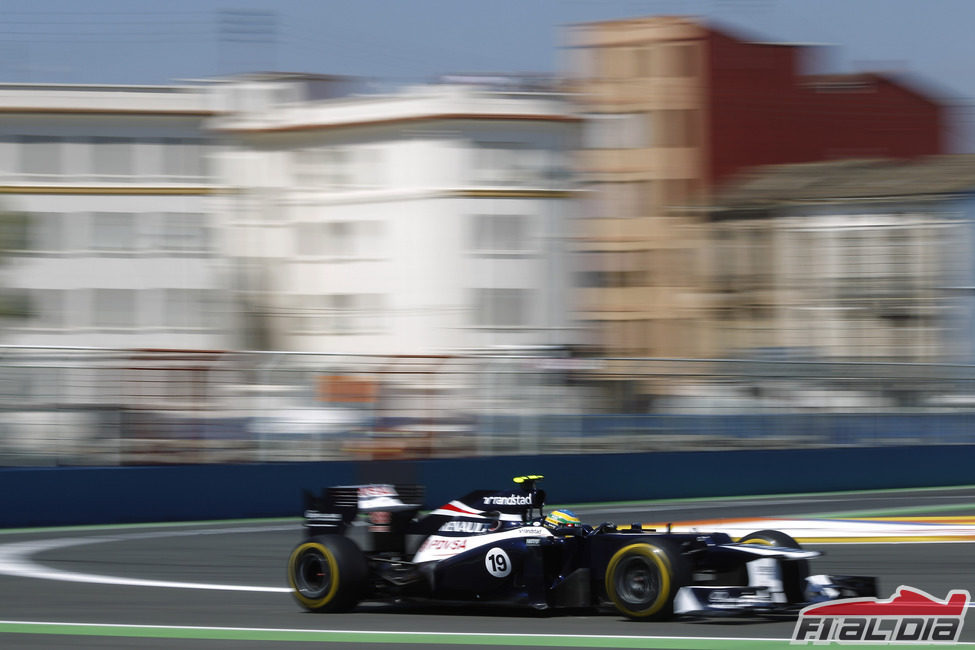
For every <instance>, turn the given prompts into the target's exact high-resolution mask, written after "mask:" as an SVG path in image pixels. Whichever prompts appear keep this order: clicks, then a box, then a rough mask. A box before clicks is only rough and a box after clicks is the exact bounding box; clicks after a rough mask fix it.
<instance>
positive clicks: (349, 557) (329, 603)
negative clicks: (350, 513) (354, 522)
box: [288, 535, 369, 612]
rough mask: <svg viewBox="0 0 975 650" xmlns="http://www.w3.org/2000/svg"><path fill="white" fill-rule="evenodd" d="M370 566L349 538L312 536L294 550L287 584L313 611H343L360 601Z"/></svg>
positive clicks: (305, 606)
mask: <svg viewBox="0 0 975 650" xmlns="http://www.w3.org/2000/svg"><path fill="white" fill-rule="evenodd" d="M368 571H369V565H368V563H367V561H366V557H365V555H363V554H362V551H361V550H359V547H358V546H356V544H355V542H353V541H352V540H351V539H349V538H348V537H342V536H341V535H322V536H319V537H311V538H309V539H307V540H305V541H304V542H302V543H301V544H298V546H296V547H295V549H294V550H293V551H292V552H291V558H290V559H289V560H288V584H289V585H290V586H291V590H292V591H291V593H292V595H293V596H294V598H295V600H297V601H298V603H299V604H300V605H301V606H302V607H304V608H305V609H307V610H308V611H310V612H344V611H348V610H350V609H352V608H353V607H355V606H356V605H357V604H358V603H359V600H361V598H362V596H363V594H364V592H365V586H366V578H367V575H368Z"/></svg>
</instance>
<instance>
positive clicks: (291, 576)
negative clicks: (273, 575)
mask: <svg viewBox="0 0 975 650" xmlns="http://www.w3.org/2000/svg"><path fill="white" fill-rule="evenodd" d="M309 550H316V551H318V552H319V553H321V554H322V556H323V557H324V558H325V561H326V562H328V570H329V575H330V577H331V586H330V587H329V590H328V593H327V594H325V595H324V596H322V597H321V598H308V597H307V596H305V595H304V594H302V593H301V592H300V591H298V585H296V584H295V571H296V570H297V568H298V558H299V557H301V555H302V554H303V553H305V552H307V551H309ZM288 582H289V583H290V584H291V588H292V589H293V590H294V593H295V597H296V598H297V599H298V600H299V601H301V602H302V603H303V604H304V605H305V606H306V607H309V608H312V609H316V608H318V607H324V606H325V605H327V604H328V603H329V602H330V601H331V600H332V598H334V597H335V593H336V592H337V591H338V588H339V567H338V563H337V562H336V561H335V556H334V555H333V554H332V552H331V551H329V550H328V549H327V548H326V547H325V546H324V545H323V544H320V543H319V542H305V543H304V544H301V545H299V546H298V548H296V549H295V550H294V551H293V552H292V553H291V559H290V560H288Z"/></svg>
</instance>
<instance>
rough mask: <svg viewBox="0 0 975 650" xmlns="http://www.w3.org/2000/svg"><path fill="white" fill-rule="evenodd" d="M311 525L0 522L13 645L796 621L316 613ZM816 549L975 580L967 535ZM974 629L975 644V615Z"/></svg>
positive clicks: (472, 637)
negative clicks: (296, 576)
mask: <svg viewBox="0 0 975 650" xmlns="http://www.w3.org/2000/svg"><path fill="white" fill-rule="evenodd" d="M555 505H557V504H555ZM573 508H574V510H575V511H576V513H577V514H578V515H580V516H581V518H582V519H583V520H584V521H589V522H593V523H597V522H599V521H614V522H617V523H629V522H651V521H652V522H659V521H668V522H670V521H672V522H680V521H691V520H693V521H699V520H702V519H720V518H732V517H733V518H741V517H797V518H807V517H808V518H813V517H821V518H828V517H832V518H836V517H845V516H879V517H891V518H896V517H898V516H908V515H910V516H924V515H938V516H945V515H951V516H959V517H960V516H966V515H969V516H970V515H975V487H964V488H950V489H925V490H915V491H880V492H858V493H835V494H811V495H788V496H780V497H749V498H730V499H728V498H726V499H710V500H709V499H695V500H685V501H681V500H672V501H661V502H646V503H625V504H595V505H575V506H573ZM301 534H302V533H301V527H300V522H299V521H298V520H271V521H247V522H207V523H197V524H179V525H171V524H169V525H153V526H126V527H104V528H94V527H93V528H60V529H32V530H18V531H0V572H3V574H2V575H0V647H2V648H5V649H6V648H166V649H173V648H204V649H208V650H209V649H223V648H272V649H276V648H290V649H294V648H302V647H312V646H313V645H314V646H315V647H327V648H345V647H348V648H355V649H356V650H369V649H371V648H387V647H393V648H404V649H407V648H425V647H431V646H434V647H438V648H465V649H470V648H472V647H475V648H501V647H505V648H511V647H521V648H538V647H576V648H661V649H675V648H679V649H684V648H718V649H732V648H735V649H736V648H759V649H762V648H786V647H789V646H788V642H787V639H789V637H790V636H791V633H792V628H793V625H794V621H792V620H767V619H752V618H733V619H712V620H685V621H674V622H666V623H637V622H632V621H629V620H627V619H625V618H623V617H621V616H619V615H617V614H613V613H606V614H590V613H585V614H581V615H565V614H554V615H553V614H550V615H538V614H530V613H525V612H522V611H517V610H510V609H498V608H490V609H488V608H477V607H443V606H436V607H434V606H416V605H414V606H410V607H403V606H392V605H383V604H378V603H365V604H363V605H360V606H359V607H358V608H357V609H356V610H355V611H353V612H352V613H349V614H343V615H328V614H310V613H306V612H304V611H303V610H301V609H300V608H299V607H298V606H297V604H296V603H295V602H294V601H293V600H292V598H291V596H290V595H289V594H288V593H287V590H286V588H285V586H286V580H285V572H284V565H285V562H286V560H287V556H288V553H289V551H290V549H291V548H292V547H293V546H294V544H295V543H297V542H298V541H299V540H300V539H301ZM807 548H814V549H816V550H822V551H824V552H825V553H826V555H825V556H824V557H821V558H818V559H816V560H813V567H812V568H813V572H814V573H836V574H857V575H873V576H877V577H878V578H879V580H880V595H881V596H884V597H886V596H889V595H890V594H891V593H892V592H893V591H894V589H895V588H896V587H897V586H899V585H902V584H903V585H910V586H912V587H917V588H920V589H923V590H925V591H927V592H928V593H930V594H932V595H933V596H936V597H938V598H944V597H945V596H946V594H947V592H948V591H949V590H950V589H968V590H969V591H970V592H972V593H975V546H973V543H972V542H970V541H966V542H954V543H905V542H893V543H883V544H878V543H844V544H829V545H825V544H824V545H821V546H810V545H807ZM38 575H41V576H43V577H36V576H38ZM66 577H68V578H71V580H66V579H65V578H66ZM82 580H83V581H82ZM93 580H94V581H93ZM99 580H100V582H98V581H99ZM172 583H182V584H181V585H177V586H173V584H172ZM961 640H962V641H963V642H969V643H975V623H973V624H971V625H970V626H969V627H966V628H965V629H964V630H963V632H962V637H961ZM793 647H796V646H793ZM809 647H814V646H809ZM900 647H904V646H900ZM973 647H975V646H973Z"/></svg>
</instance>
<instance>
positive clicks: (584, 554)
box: [288, 475, 877, 620]
mask: <svg viewBox="0 0 975 650" xmlns="http://www.w3.org/2000/svg"><path fill="white" fill-rule="evenodd" d="M541 478H542V477H541V476H537V475H533V476H519V477H517V478H515V479H514V480H515V483H516V484H517V487H516V488H515V489H511V490H501V491H490V490H479V491H475V492H471V493H470V494H468V495H466V496H464V497H463V498H461V499H457V500H454V501H451V502H450V503H448V504H446V505H443V506H441V507H439V508H437V509H435V510H433V511H431V512H429V513H427V514H426V515H424V516H419V513H420V511H421V509H422V507H423V506H422V501H423V489H422V488H421V487H420V486H415V485H379V484H372V485H358V486H344V487H331V488H327V489H325V490H323V491H322V493H321V495H318V496H316V495H312V494H309V493H306V495H305V499H306V510H305V526H306V529H307V537H306V539H305V540H304V541H302V542H301V543H299V544H298V545H297V546H296V547H295V549H294V550H293V551H292V553H291V557H290V559H289V561H288V580H289V583H290V585H291V588H292V590H293V594H294V597H295V598H296V599H297V601H298V602H299V603H300V604H301V606H302V607H304V608H305V609H308V610H310V611H316V612H336V611H347V610H349V609H351V608H352V607H354V606H355V605H356V604H357V603H359V602H361V601H363V600H382V601H396V600H400V599H415V598H422V599H430V600H436V601H443V602H451V603H456V602H458V601H460V602H478V603H493V604H503V605H515V606H526V607H530V608H533V609H536V610H544V609H554V608H572V609H578V608H587V609H599V608H604V607H615V609H616V610H617V611H619V612H620V613H622V614H624V615H625V616H628V617H630V618H633V619H638V620H654V619H665V618H669V617H671V616H673V615H715V614H735V613H738V614H741V613H752V614H763V615H764V614H779V613H785V614H790V613H791V614H796V613H798V611H799V610H800V609H801V608H802V607H804V606H806V605H808V604H810V603H814V602H820V601H825V600H832V599H838V598H850V597H860V596H876V592H877V590H876V582H875V580H874V579H873V578H868V577H861V576H822V575H820V576H810V575H809V566H808V561H809V559H810V558H813V557H816V556H818V555H820V553H819V552H816V551H808V550H803V549H802V548H800V546H799V544H798V543H796V541H795V540H793V539H792V538H791V537H789V536H788V535H786V534H784V533H782V532H779V531H772V530H762V531H757V532H755V533H752V534H750V535H746V536H745V537H743V538H741V539H740V540H738V541H737V542H735V541H733V540H732V539H731V538H730V537H729V536H728V535H727V534H725V533H718V532H715V533H697V532H694V533H676V532H671V531H670V526H669V525H668V530H667V531H666V532H663V531H659V532H658V531H656V530H647V529H643V528H642V527H641V526H640V525H639V524H632V525H628V526H623V527H616V526H614V525H613V524H609V523H603V524H599V525H598V526H595V527H593V526H589V525H584V524H582V523H581V522H580V521H579V520H578V518H576V517H575V516H574V515H573V514H572V513H571V512H570V511H567V510H555V511H552V512H550V513H549V514H548V515H545V514H544V513H543V508H544V504H545V493H544V491H543V490H541V489H539V488H538V487H537V482H538V481H539V480H540V479H541ZM414 549H415V550H414Z"/></svg>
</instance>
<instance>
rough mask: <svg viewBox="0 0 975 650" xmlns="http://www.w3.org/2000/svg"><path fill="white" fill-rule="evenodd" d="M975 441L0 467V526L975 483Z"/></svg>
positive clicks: (148, 520) (189, 519) (242, 516)
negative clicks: (516, 487)
mask: <svg viewBox="0 0 975 650" xmlns="http://www.w3.org/2000/svg"><path fill="white" fill-rule="evenodd" d="M973 468H975V445H929V446H899V447H855V448H833V449H783V450H747V451H704V452H656V453H645V454H599V455H596V454H590V455H561V456H501V457H479V458H453V459H428V460H382V461H368V462H367V461H344V462H321V463H280V464H253V465H179V466H167V465H162V466H145V467H54V468H33V467H32V468H25V467H7V468H0V490H2V494H3V500H2V501H0V504H2V505H0V527H5V528H10V527H26V526H58V525H75V524H110V523H111V524H114V523H135V522H152V521H191V520H208V519H239V518H256V517H291V516H293V517H297V516H299V515H300V514H301V511H302V507H303V501H302V490H304V489H307V490H311V491H314V492H317V491H318V490H320V489H321V488H323V487H326V486H329V485H343V484H345V485H348V484H356V483H365V482H390V483H396V482H403V483H419V484H422V485H424V486H425V487H426V490H427V503H426V505H427V507H436V506H438V505H441V504H443V503H446V502H447V501H449V500H450V499H452V498H456V497H459V496H462V495H463V494H466V493H467V492H469V491H472V490H475V489H489V488H496V489H501V488H506V487H508V486H510V485H512V483H511V478H512V477H514V476H517V475H520V474H543V475H545V480H544V481H543V482H542V483H541V486H542V487H543V488H544V489H545V490H546V492H547V493H548V503H549V504H550V505H558V504H571V503H585V502H599V501H631V500H645V499H669V498H681V497H708V496H736V495H757V494H782V493H794V492H831V491H840V490H867V489H883V488H909V487H927V486H949V485H970V484H975V469H973Z"/></svg>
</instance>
